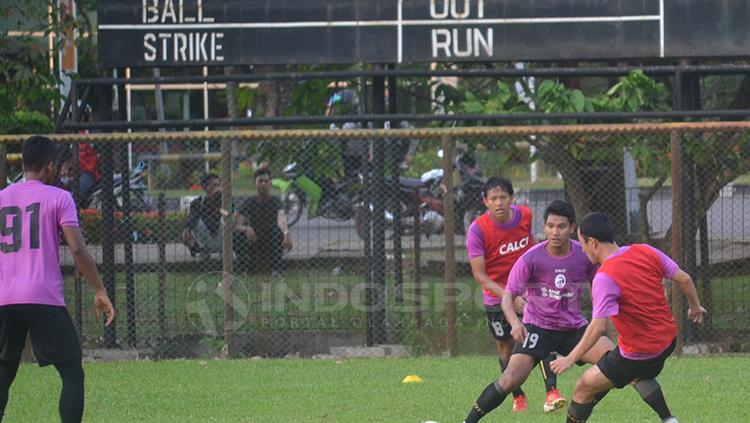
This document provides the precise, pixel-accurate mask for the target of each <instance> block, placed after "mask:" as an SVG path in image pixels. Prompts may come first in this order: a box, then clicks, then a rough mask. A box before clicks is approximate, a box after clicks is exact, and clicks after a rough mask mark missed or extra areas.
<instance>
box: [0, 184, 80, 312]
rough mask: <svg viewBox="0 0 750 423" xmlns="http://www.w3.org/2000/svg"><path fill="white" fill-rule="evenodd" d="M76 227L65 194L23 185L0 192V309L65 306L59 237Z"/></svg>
mask: <svg viewBox="0 0 750 423" xmlns="http://www.w3.org/2000/svg"><path fill="white" fill-rule="evenodd" d="M66 226H74V227H77V226H78V215H77V214H76V207H75V203H73V198H72V197H71V196H70V193H68V192H67V191H64V190H61V189H59V188H55V187H53V186H50V185H45V184H43V183H41V182H39V181H26V182H22V183H18V184H14V185H11V186H9V187H8V188H6V189H4V190H2V191H0V306H3V305H9V304H46V305H54V306H64V305H65V299H64V298H63V289H62V285H63V279H62V274H61V273H60V257H59V246H60V232H61V230H62V228H63V227H66Z"/></svg>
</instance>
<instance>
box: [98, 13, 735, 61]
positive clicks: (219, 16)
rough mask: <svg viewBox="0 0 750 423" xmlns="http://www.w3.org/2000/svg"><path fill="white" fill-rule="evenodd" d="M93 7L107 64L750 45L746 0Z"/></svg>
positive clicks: (648, 53) (726, 49)
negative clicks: (96, 13)
mask: <svg viewBox="0 0 750 423" xmlns="http://www.w3.org/2000/svg"><path fill="white" fill-rule="evenodd" d="M730 3H731V4H730ZM98 12H99V13H98V37H99V63H100V66H102V67H125V66H170V65H174V66H184V65H238V64H302V63H321V64H322V63H416V62H459V61H472V62H479V61H514V60H522V61H555V60H581V61H585V60H608V59H614V60H618V59H647V58H655V59H659V58H687V57H743V56H747V55H748V52H750V25H747V24H746V20H743V16H745V17H747V16H750V0H735V1H733V2H718V3H717V2H715V0H670V1H666V0H642V1H637V2H636V1H626V0H536V1H534V2H529V1H528V0H321V1H316V2H310V1H306V0H136V1H129V2H124V1H121V0H100V1H99V11H98Z"/></svg>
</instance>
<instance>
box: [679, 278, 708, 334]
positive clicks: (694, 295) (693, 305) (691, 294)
mask: <svg viewBox="0 0 750 423" xmlns="http://www.w3.org/2000/svg"><path fill="white" fill-rule="evenodd" d="M672 280H673V281H674V282H675V283H676V284H677V287H678V288H679V289H680V291H682V293H683V294H685V296H686V297H687V299H688V318H690V320H692V321H693V322H695V323H701V322H703V316H705V315H706V314H708V311H706V309H705V308H703V307H702V306H701V301H700V299H699V298H698V292H697V291H696V290H695V283H693V278H691V277H690V275H688V274H687V273H686V272H685V271H684V270H678V271H677V273H675V274H674V276H673V277H672Z"/></svg>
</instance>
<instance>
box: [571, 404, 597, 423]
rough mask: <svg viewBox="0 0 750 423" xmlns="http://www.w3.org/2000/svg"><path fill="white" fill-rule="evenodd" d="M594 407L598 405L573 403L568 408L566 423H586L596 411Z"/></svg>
mask: <svg viewBox="0 0 750 423" xmlns="http://www.w3.org/2000/svg"><path fill="white" fill-rule="evenodd" d="M594 405H596V403H594V402H589V403H586V404H580V403H577V402H575V401H573V402H571V403H570V407H568V419H567V420H565V423H585V422H586V420H588V418H589V417H590V416H591V412H592V411H594Z"/></svg>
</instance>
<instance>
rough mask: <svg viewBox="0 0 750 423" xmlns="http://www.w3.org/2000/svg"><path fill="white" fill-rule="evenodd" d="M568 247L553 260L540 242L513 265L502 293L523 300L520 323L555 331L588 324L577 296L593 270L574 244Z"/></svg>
mask: <svg viewBox="0 0 750 423" xmlns="http://www.w3.org/2000/svg"><path fill="white" fill-rule="evenodd" d="M570 244H571V248H570V253H569V254H568V255H566V256H564V257H557V256H553V255H551V254H549V253H548V252H547V250H546V249H545V246H546V245H547V241H544V242H542V243H540V244H537V245H535V246H533V247H531V249H529V251H527V252H525V253H524V255H522V256H521V258H519V259H518V261H517V262H516V264H515V265H513V269H511V271H510V277H509V278H508V286H506V288H505V289H506V291H507V292H510V293H512V294H514V295H519V296H523V295H525V296H526V301H527V304H526V308H525V309H524V315H523V322H524V323H527V324H532V325H536V326H539V327H541V328H543V329H548V330H558V331H567V330H573V329H578V328H581V327H583V326H585V325H586V324H587V323H588V322H587V321H586V318H584V317H583V314H581V294H582V293H583V290H584V288H585V286H586V282H589V281H591V279H592V278H593V276H594V273H595V272H596V266H594V265H593V264H591V262H590V261H589V259H588V257H586V254H585V253H584V252H583V249H582V248H581V244H579V243H578V241H570Z"/></svg>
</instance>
